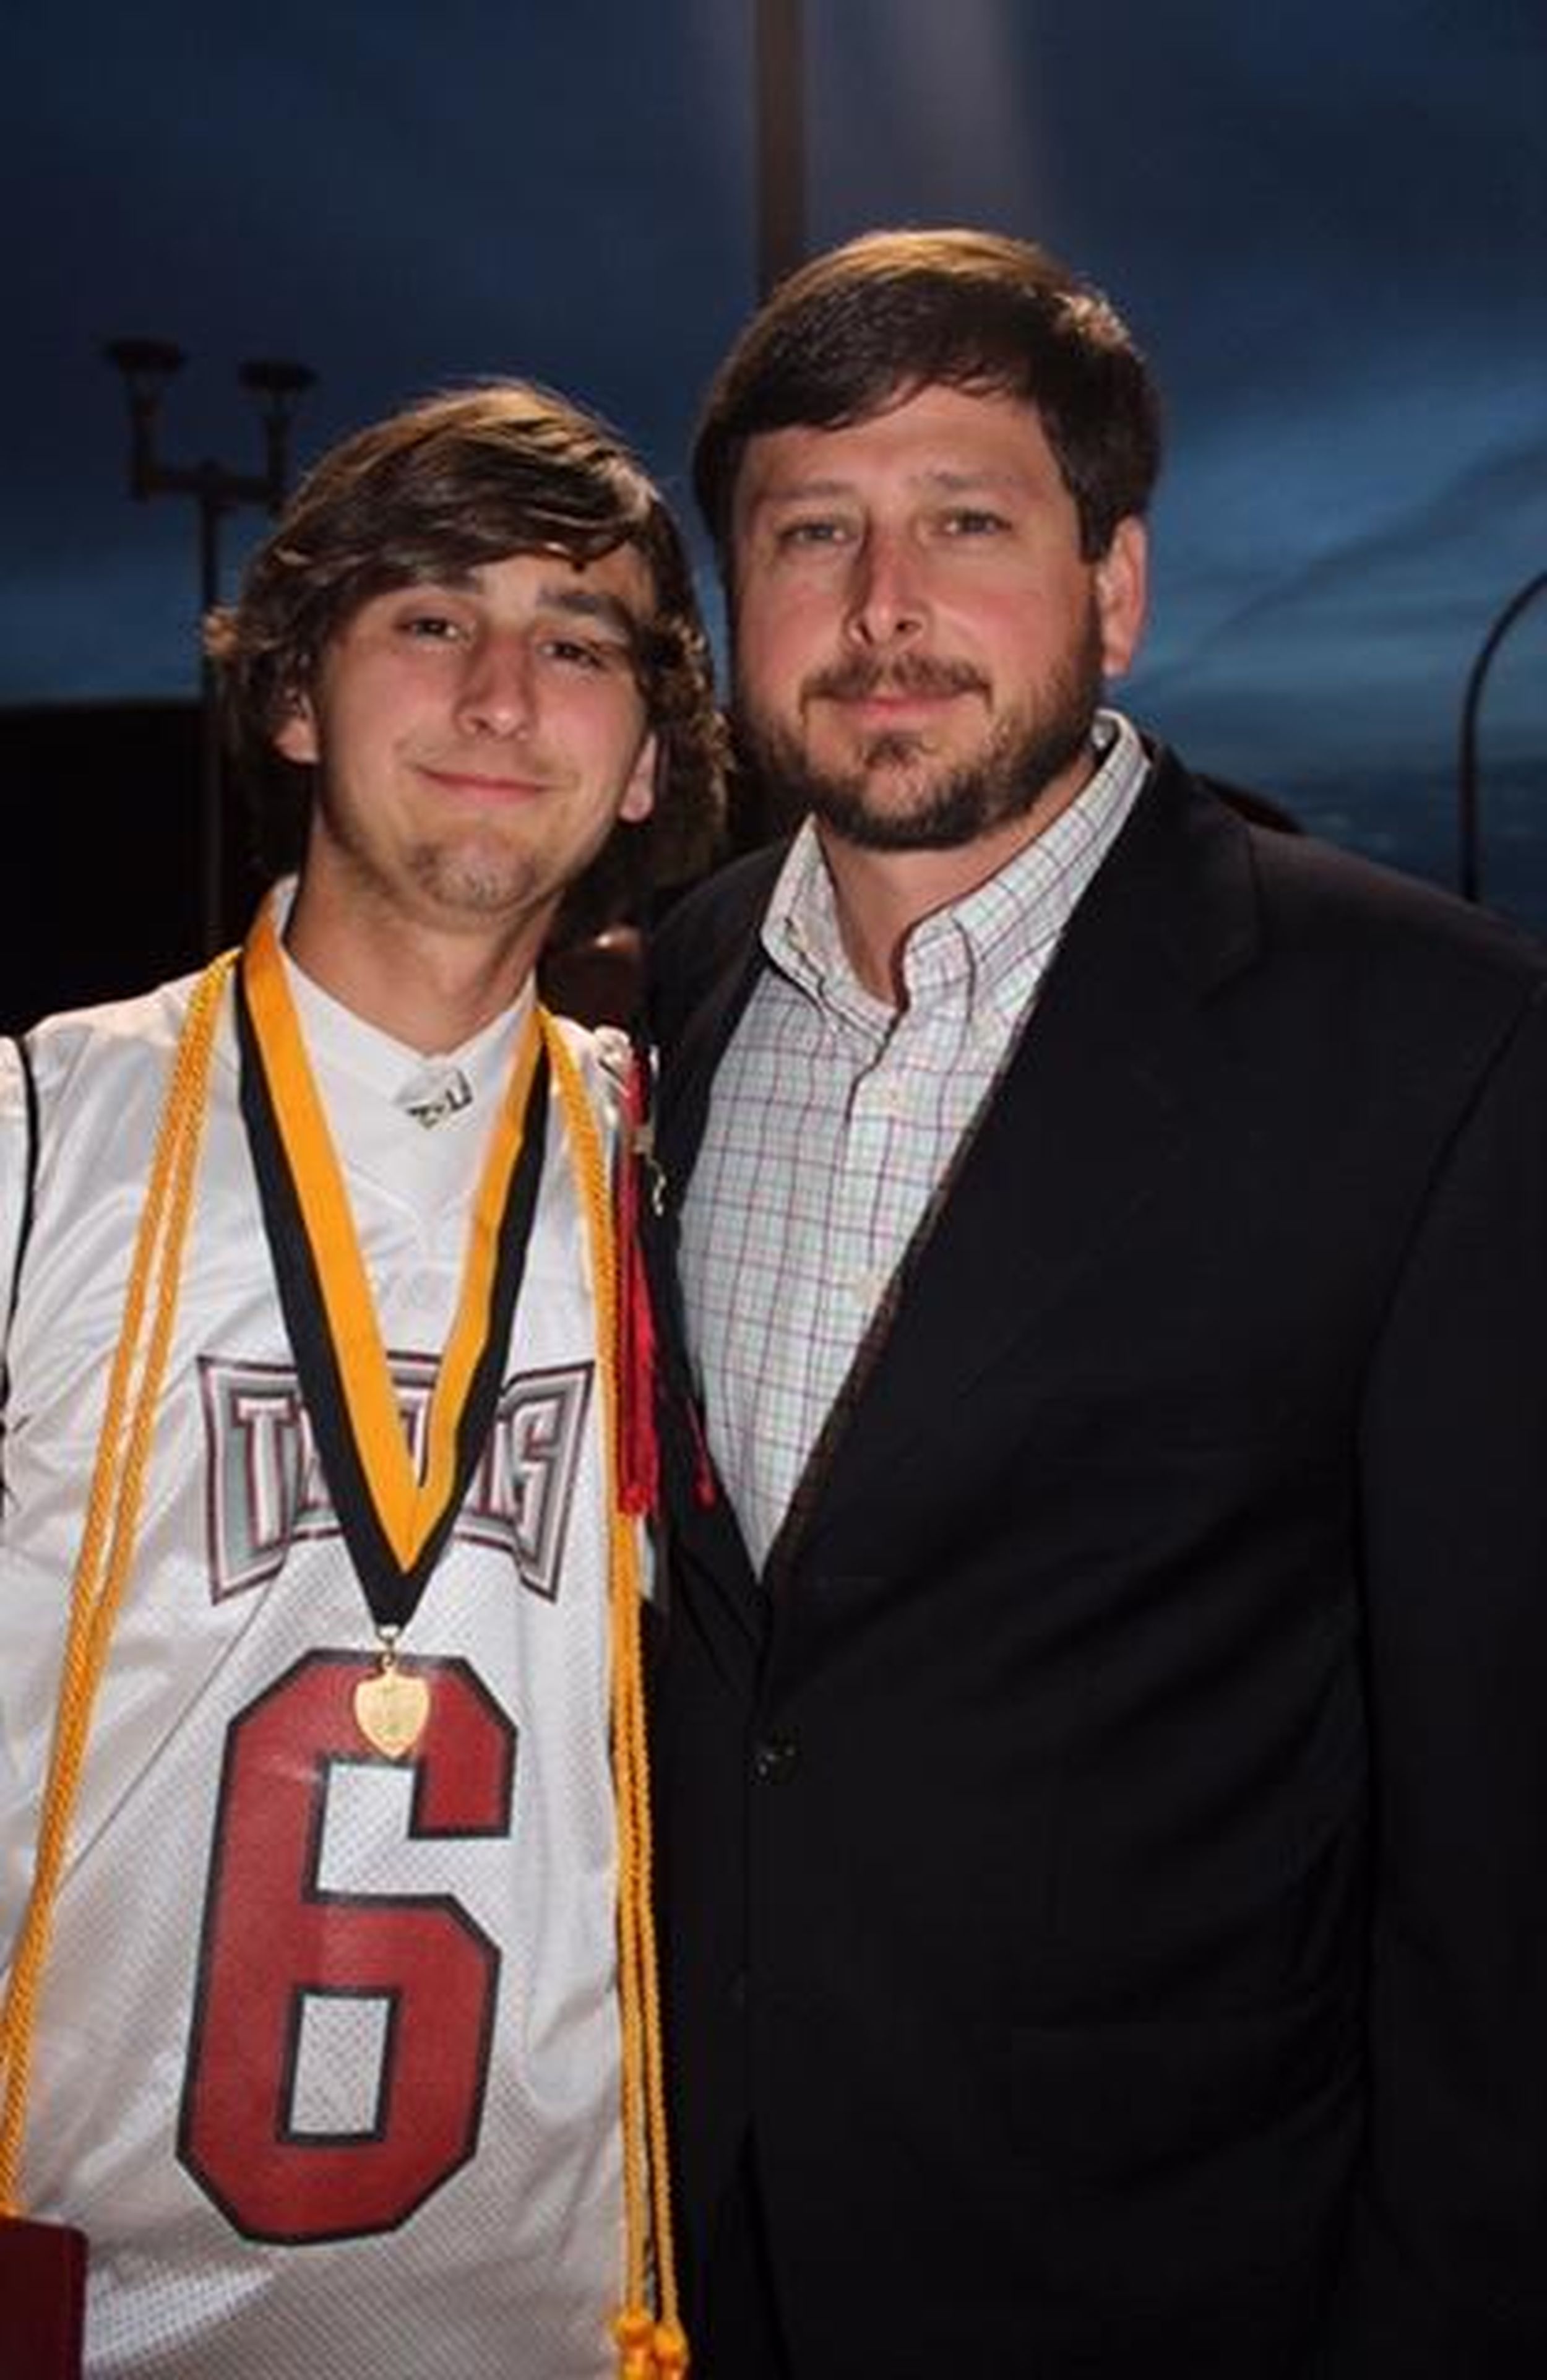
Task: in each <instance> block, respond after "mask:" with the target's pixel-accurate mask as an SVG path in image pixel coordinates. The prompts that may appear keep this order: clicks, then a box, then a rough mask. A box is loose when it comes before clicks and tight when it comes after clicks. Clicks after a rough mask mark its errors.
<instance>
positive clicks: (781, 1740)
mask: <svg viewBox="0 0 1547 2380" xmlns="http://www.w3.org/2000/svg"><path fill="white" fill-rule="evenodd" d="M795 1758H796V1753H795V1743H794V1741H793V1739H792V1738H791V1737H789V1736H787V1735H767V1736H764V1738H763V1740H762V1742H761V1743H759V1744H755V1745H754V1746H753V1748H752V1774H753V1776H754V1777H755V1778H756V1779H757V1781H758V1783H759V1784H760V1785H777V1784H779V1783H781V1782H782V1781H783V1779H785V1778H786V1777H787V1776H788V1775H789V1773H790V1771H791V1770H792V1769H793V1767H795Z"/></svg>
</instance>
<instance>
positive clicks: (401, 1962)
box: [177, 1652, 516, 2242]
mask: <svg viewBox="0 0 1547 2380" xmlns="http://www.w3.org/2000/svg"><path fill="white" fill-rule="evenodd" d="M368 1666H369V1665H368V1664H367V1663H366V1662H364V1661H363V1660H362V1659H361V1657H360V1655H359V1653H336V1652H315V1653H310V1654H308V1655H307V1656H306V1657H305V1658H303V1659H302V1660H300V1661H298V1663H297V1664H296V1665H295V1667H294V1668H293V1669H291V1670H288V1671H287V1672H286V1675H285V1676H284V1677H282V1678H281V1679H280V1680H279V1681H278V1682H277V1683H276V1684H275V1685H274V1687H273V1688H272V1689H271V1690H270V1691H269V1692H268V1693H266V1694H262V1695H261V1696H260V1697H259V1698H258V1700H257V1701H256V1702H254V1703H253V1704H251V1705H250V1706H249V1708H248V1709H247V1710H246V1711H244V1712H242V1713H241V1714H240V1715H239V1716H238V1718H236V1719H234V1720H233V1722H232V1724H231V1727H230V1729H229V1730H228V1732H227V1736H226V1746H225V1766H224V1770H223V1773H222V1779H221V1789H220V1799H219V1803H218V1808H217V1815H216V1821H215V1832H214V1847H213V1857H212V1860H211V1865H210V1876H209V1883H208V1888H207V1894H206V1900H205V1910H204V1926H203V1936H202V1941H201V1951H200V1965H199V1983H198V1989H197V1993H196V1997H195V2003H194V2017H193V2025H192V2032H191V2037H190V2042H189V2064H188V2074H187V2080H186V2083H185V2086H184V2094H183V2104H182V2112H181V2120H180V2123H179V2127H178V2142H177V2153H178V2156H179V2158H180V2159H181V2161H182V2163H183V2164H184V2165H185V2166H186V2167H187V2168H188V2170H189V2173H191V2174H192V2176H193V2178H194V2180H196V2181H197V2182H198V2183H199V2184H200V2186H201V2189H202V2190H203V2191H204V2192H206V2193H207V2195H208V2196H209V2197H210V2198H211V2199H213V2202H214V2204H216V2205H217V2206H218V2207H219V2208H220V2209H221V2211H222V2212H223V2214H225V2216H226V2217H227V2219H228V2220H229V2221H230V2222H231V2224H232V2225H233V2226H234V2227H235V2228H236V2229H237V2230H238V2231H239V2232H241V2233H242V2234H243V2235H244V2237H246V2238H248V2239H251V2240H282V2241H291V2242H299V2241H304V2240H341V2239H355V2238H359V2237H362V2236H364V2235H366V2234H369V2233H373V2232H380V2231H390V2230H393V2229H395V2228H396V2227H397V2226H398V2225H399V2224H401V2223H404V2222H406V2221H407V2219H408V2216H410V2215H412V2214H413V2212H414V2210H415V2208H416V2207H419V2206H420V2205H422V2204H423V2203H424V2201H425V2200H426V2199H427V2198H429V2197H431V2196H432V2194H433V2193H434V2192H435V2191H437V2190H439V2189H440V2188H441V2187H442V2185H443V2184H444V2183H445V2181H446V2180H448V2179H449V2177H450V2176H451V2175H452V2174H454V2173H455V2172H456V2171H457V2169H458V2168H460V2167H461V2166H463V2165H465V2164H466V2163H467V2161H468V2160H469V2157H470V2156H471V2155H473V2153H474V2150H475V2149H476V2146H477V2143H478V2133H479V2126H480V2122H481V2115H482V2106H483V2096H484V2091H485V2087H486V2081H487V2069H488V2060H489V2051H490V2044H491V2038H492V2033H493V2018H494V2005H495V1992H496V1987H497V1985H498V1980H499V1969H500V1955H499V1952H498V1950H497V1949H496V1948H495V1946H494V1945H493V1942H491V1941H490V1939H489V1937H488V1936H487V1935H486V1934H485V1933H484V1932H483V1930H482V1928H481V1926H479V1925H476V1924H475V1923H474V1921H473V1919H472V1918H471V1917H470V1916H469V1914H468V1912H467V1911H466V1910H465V1909H464V1908H462V1907H461V1906H460V1904H459V1903H458V1902H457V1900H454V1899H452V1898H451V1897H449V1896H448V1895H446V1894H445V1893H444V1892H424V1893H419V1892H415V1893H407V1892H405V1893H397V1894H391V1893H376V1892H370V1893H367V1892H356V1891H351V1890H345V1889H341V1888H338V1887H337V1886H335V1885H330V1884H328V1883H327V1882H325V1881H324V1864H325V1861H326V1860H327V1856H328V1855H327V1852H326V1842H327V1836H328V1830H329V1821H330V1816H331V1815H335V1812H336V1806H337V1805H338V1804H339V1803H341V1802H343V1801H344V1800H346V1799H347V1795H348V1793H349V1791H350V1790H351V1789H354V1790H359V1791H363V1790H365V1789H366V1788H367V1787H368V1786H369V1787H371V1788H373V1789H374V1790H376V1791H380V1790H382V1779H381V1776H380V1773H379V1772H383V1771H385V1772H388V1774H389V1775H390V1777H391V1779H392V1780H393V1783H392V1786H391V1787H389V1788H388V1789H387V1790H388V1791H392V1790H400V1791H402V1792H403V1793H404V1794H405V1796H406V1797H407V1804H408V1816H407V1823H406V1827H405V1828H404V1830H403V1835H402V1840H403V1842H404V1844H406V1845H408V1844H417V1843H421V1842H426V1843H427V1842H432V1841H435V1840H445V1841H450V1840H465V1839H467V1838H468V1837H470V1836H499V1835H508V1834H509V1832H510V1826H511V1815H512V1807H513V1801H514V1792H515V1781H516V1730H515V1728H514V1726H513V1725H512V1723H511V1721H510V1720H509V1719H508V1718H506V1715H505V1713H504V1712H503V1711H501V1710H500V1709H498V1708H497V1706H495V1705H494V1703H493V1701H492V1700H491V1698H490V1696H489V1695H488V1694H487V1693H486V1691H485V1689H484V1688H483V1686H482V1685H481V1682H479V1680H478V1679H477V1678H476V1677H475V1675H474V1674H473V1672H472V1671H471V1670H469V1668H468V1666H467V1664H466V1663H465V1662H463V1661H460V1660H423V1661H420V1660H414V1659H410V1658H408V1656H406V1655H405V1656H404V1657H403V1658H402V1661H401V1666H402V1668H403V1669H404V1670H408V1671H413V1672H415V1673H417V1674H419V1675H420V1676H422V1677H423V1678H424V1679H425V1680H426V1682H428V1684H429V1686H430V1689H431V1698H430V1718H429V1720H428V1723H427V1725H426V1728H425V1731H424V1734H423V1736H422V1737H421V1738H420V1743H419V1744H418V1745H417V1746H416V1748H415V1750H414V1752H413V1753H412V1754H411V1755H409V1756H408V1758H407V1759H405V1760H404V1761H403V1762H401V1763H393V1762H388V1761H386V1760H384V1758H382V1757H381V1756H380V1755H377V1754H375V1753H373V1752H372V1750H371V1748H370V1747H369V1746H368V1745H367V1744H366V1743H364V1741H363V1739H362V1738H361V1736H360V1734H359V1730H358V1728H357V1727H356V1725H355V1720H354V1715H353V1694H354V1689H355V1686H356V1685H357V1684H358V1682H359V1680H360V1678H361V1677H362V1676H364V1675H366V1674H367V1671H368ZM361 1771H372V1772H377V1774H375V1775H373V1776H372V1777H370V1778H365V1777H361V1776H360V1775H359V1772H361ZM341 1856H344V1857H346V1858H347V1853H345V1854H341Z"/></svg>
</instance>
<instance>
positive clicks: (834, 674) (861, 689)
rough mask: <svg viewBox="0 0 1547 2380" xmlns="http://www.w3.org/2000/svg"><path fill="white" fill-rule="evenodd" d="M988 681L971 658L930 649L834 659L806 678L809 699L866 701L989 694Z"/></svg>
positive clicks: (806, 693) (857, 654) (861, 654)
mask: <svg viewBox="0 0 1547 2380" xmlns="http://www.w3.org/2000/svg"><path fill="white" fill-rule="evenodd" d="M988 691H989V687H988V681H987V679H986V678H985V677H984V676H983V675H982V674H981V672H980V671H978V670H975V669H974V668H973V667H972V664H971V663H970V662H952V661H943V660H941V659H939V658H938V657H932V656H931V655H929V654H927V653H904V654H898V655H897V656H895V658H894V659H893V660H891V661H874V660H872V659H871V657H870V656H869V655H868V654H866V653H856V654H855V655H854V656H853V657H852V659H851V660H848V661H844V662H834V666H833V667H832V668H831V669H826V670H819V671H818V672H817V673H816V674H815V676H813V677H809V678H808V679H807V680H806V686H805V695H806V699H807V701H808V702H810V701H812V700H817V701H826V702H864V701H866V700H868V699H869V698H871V696H872V695H878V694H917V695H925V696H929V695H951V694H987V692H988Z"/></svg>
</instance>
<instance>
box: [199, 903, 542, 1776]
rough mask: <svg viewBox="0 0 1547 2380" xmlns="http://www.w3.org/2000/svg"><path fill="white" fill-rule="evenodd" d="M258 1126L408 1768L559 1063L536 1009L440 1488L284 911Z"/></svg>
mask: <svg viewBox="0 0 1547 2380" xmlns="http://www.w3.org/2000/svg"><path fill="white" fill-rule="evenodd" d="M237 1035H238V1047H239V1049H240V1053H241V1103H242V1115H243V1119H244V1121H245V1123H246V1125H247V1133H248V1141H249V1146H250V1149H251V1154H252V1162H253V1170H254V1172H255V1173H256V1175H257V1179H258V1188H259V1196H260V1200H261V1203H262V1211H263V1223H264V1229H265V1232H266V1233H267V1237H268V1242H269V1247H270V1251H271V1253H272V1255H273V1258H274V1278H275V1281H276V1283H277V1286H278V1290H279V1298H280V1305H281V1306H282V1308H283V1310H284V1314H285V1321H286V1330H287V1333H288V1336H289V1340H290V1346H291V1352H292V1353H293V1354H294V1356H295V1359H296V1369H297V1372H298V1375H299V1378H300V1385H301V1392H302V1396H303V1398H304V1400H305V1403H306V1409H307V1413H308V1415H309V1416H310V1418H311V1427H312V1430H313V1433H314V1435H315V1438H316V1441H317V1446H318V1451H319V1452H320V1454H321V1456H322V1462H323V1471H324V1473H325V1474H326V1476H327V1481H328V1487H329V1490H330V1493H331V1496H332V1500H333V1504H334V1509H335V1512H336V1513H337V1516H338V1523H339V1526H340V1528H341V1529H342V1531H343V1534H344V1538H345V1542H346V1544H347V1547H348V1549H349V1554H350V1558H351V1560H352V1561H353V1564H354V1568H355V1572H356V1574H357V1576H358V1577H359V1584H360V1587H361V1591H362V1592H363V1594H364V1596H365V1598H366V1601H367V1603H368V1604H369V1606H370V1608H371V1614H372V1619H373V1621H375V1623H376V1629H377V1633H378V1636H379V1638H380V1640H381V1644H382V1647H383V1651H382V1656H381V1660H380V1664H379V1666H378V1669H377V1671H376V1674H375V1676H374V1677H373V1678H368V1679H366V1680H364V1681H362V1682H361V1685H360V1686H359V1689H358V1691H357V1694H356V1715H357V1718H359V1724H360V1727H361V1730H362V1732H363V1733H364V1734H365V1735H366V1737H367V1738H368V1740H369V1741H370V1742H371V1743H372V1744H374V1745H375V1747H376V1749H377V1750H378V1751H381V1752H384V1753H385V1754H387V1755H388V1756H389V1757H391V1758H394V1759H396V1758H400V1757H401V1756H402V1755H403V1754H404V1753H405V1752H407V1751H408V1750H410V1749H411V1747H412V1745H413V1743H415V1742H416V1741H417V1740H418V1737H419V1735H420V1731H421V1730H422V1729H423V1726H424V1723H425V1720H426V1719H427V1718H428V1715H429V1687H428V1684H427V1682H426V1681H425V1679H424V1678H423V1676H422V1675H420V1674H417V1673H412V1672H409V1671H406V1670H400V1669H399V1668H398V1665H397V1653H396V1645H397V1639H398V1636H399V1635H400V1633H401V1632H402V1630H403V1629H404V1628H406V1627H407V1625H408V1621H410V1620H411V1619H412V1617H413V1614H414V1611H415V1609H417V1607H418V1604H419V1601H420V1597H421V1596H422V1594H423V1592H424V1589H425V1587H426V1585H428V1583H429V1579H430V1574H431V1573H432V1570H433V1568H434V1565H435V1562H436V1560H437V1559H438V1557H439V1555H440V1553H441V1550H442V1548H443V1547H444V1546H445V1541H446V1538H447V1536H449V1535H450V1532H451V1529H452V1526H453V1524H454V1523H455V1521H456V1517H457V1511H458V1510H459V1508H460V1505H461V1502H462V1499H463V1497H464V1496H465V1495H466V1493H467V1488H468V1482H469V1479H470V1478H471V1476H472V1474H473V1471H474V1469H475V1468H476V1466H477V1464H478V1463H479V1461H480V1459H481V1455H482V1453H483V1450H484V1448H485V1446H486V1445H487V1443H488V1439H489V1432H490V1429H491V1427H492V1425H493V1415H494V1408H495V1404H496V1403H497V1401H498V1397H499V1390H500V1385H501V1381H502V1378H503V1376H504V1366H505V1360H506V1350H507V1349H508V1347H509V1343H510V1331H511V1324H512V1321H513V1319H514V1316H515V1311H516V1305H517V1300H518V1295H519V1293H520V1285H521V1277H522V1273H523V1270H524V1269H525V1263H526V1253H527V1247H528V1244H529V1242H530V1236H531V1230H532V1222H533V1219H534V1217H535V1214H536V1210H537V1194H538V1188H539V1185H540V1183H541V1180H542V1157H543V1147H544V1141H545V1135H546V1129H547V1112H548V1075H549V1060H548V1053H547V1049H546V1044H545V1041H544V1038H543V1033H542V1025H541V1023H540V1021H539V1019H538V1017H537V1015H536V1014H535V1011H534V1014H533V1016H532V1019H531V1022H530V1026H529V1028H528V1030H527V1032H526V1033H525V1034H524V1035H523V1037H522V1039H521V1043H520V1046H519V1048H518V1050H517V1052H516V1055H515V1057H514V1058H513V1060H512V1063H511V1073H510V1080H509V1083H508V1085H507V1087H506V1095H505V1099H504V1101H503V1103H502V1105H501V1108H500V1111H499V1114H498V1117H497V1119H496V1122H495V1124H494V1129H493V1135H492V1136H491V1140H490V1146H489V1151H488V1156H487V1158H486V1160H485V1163H484V1168H483V1173H482V1178H481V1182H480V1184H479V1188H478V1195H477V1197H476V1199H475V1201H474V1206H473V1213H472V1220H471V1222H470V1225H469V1233H468V1246H467V1253H466V1257H465V1259H464V1264H463V1272H462V1284H461V1289H460V1292H459V1294H458V1298H457V1313H456V1318H455V1319H454V1321H453V1323H452V1327H451V1333H450V1336H449V1338H448V1339H447V1341H446V1344H445V1351H444V1353H443V1354H442V1357H441V1361H440V1365H439V1367H438V1370H437V1373H436V1378H435V1386H434V1390H433V1392H432V1397H431V1401H430V1410H429V1416H428V1421H427V1427H426V1446H425V1463H424V1472H423V1477H422V1480H421V1479H420V1477H419V1476H418V1475H417V1474H416V1471H415V1466H414V1462H413V1457H412V1453H411V1451H410V1449H409V1445H408V1433H407V1430H406V1427H405V1424H404V1421H403V1417H402V1415H401V1414H400V1413H399V1411H398V1408H397V1403H396V1397H395V1395H394V1392H393V1387H392V1378H391V1375H390V1373H389V1371H388V1369H387V1360H386V1351H385V1349H384V1345H383V1342H382V1335H381V1328H380V1324H379V1322H378V1320H377V1316H376V1307H375V1302H374V1300H373V1298H372V1293H371V1286H370V1283H369V1281H367V1279H366V1273H365V1265H364V1260H363V1258H362V1257H361V1255H360V1250H359V1240H358V1238H357V1236H356V1233H355V1226H354V1219H353V1216H352V1215H351V1213H350V1209H349V1200H348V1193H347V1189H346V1187H345V1183H344V1177H343V1174H342V1172H341V1171H340V1168H339V1164H338V1160H337V1157H336V1156H335V1151H334V1147H333V1142H332V1138H331V1136H330V1135H329V1132H328V1128H327V1123H326V1120H325V1118H324V1116H323V1110H322V1104H321V1101H320V1100H319V1099H318V1096H317V1091H316V1087H315V1085H314V1083H313V1081H312V1077H311V1066H310V1063H309V1062H308V1060H307V1055H306V1049H305V1045H304V1043H303V1041H302V1039H301V1034H300V1026H299V1024H298V1019H297V1016H296V1013H295V1007H294V1003H293V1002H292V1001H291V998H290V991H289V986H288V984H287V983H286V978H285V968H284V963H283V961H282V959H281V957H280V954H279V945H278V941H277V939H276V937H275V934H274V921H273V917H272V915H271V914H270V913H269V912H268V911H266V910H265V912H264V913H263V915H262V917H260V919H259V921H258V923H257V925H256V926H255V927H254V929H253V930H252V933H251V934H250V937H249V939H248V943H247V947H246V949H245V950H244V951H243V953H242V960H241V967H240V971H239V974H238V983H237Z"/></svg>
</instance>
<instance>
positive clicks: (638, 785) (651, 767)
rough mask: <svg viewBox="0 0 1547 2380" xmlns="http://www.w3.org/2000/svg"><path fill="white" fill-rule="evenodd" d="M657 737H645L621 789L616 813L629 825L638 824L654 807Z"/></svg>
mask: <svg viewBox="0 0 1547 2380" xmlns="http://www.w3.org/2000/svg"><path fill="white" fill-rule="evenodd" d="M656 758H657V739H656V737H655V735H653V734H652V735H647V736H646V737H645V739H644V742H643V743H642V744H641V745H640V751H639V758H638V759H636V761H635V763H634V765H633V767H632V769H630V771H628V783H627V784H626V785H625V786H624V789H623V799H622V800H621V801H620V802H619V804H618V806H617V814H618V816H619V818H620V819H623V820H626V821H627V824H628V825H629V826H638V825H640V822H641V820H645V819H647V818H648V817H649V816H650V814H651V811H652V809H653V808H654V807H655V764H656Z"/></svg>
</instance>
